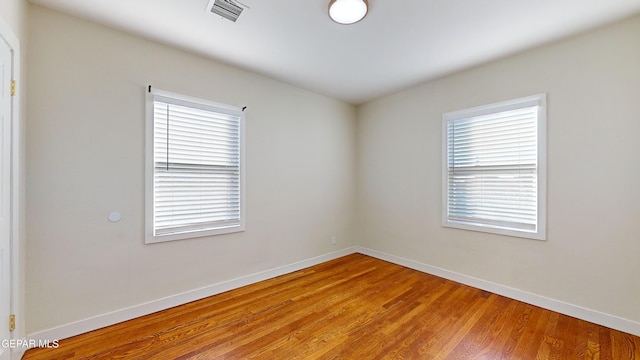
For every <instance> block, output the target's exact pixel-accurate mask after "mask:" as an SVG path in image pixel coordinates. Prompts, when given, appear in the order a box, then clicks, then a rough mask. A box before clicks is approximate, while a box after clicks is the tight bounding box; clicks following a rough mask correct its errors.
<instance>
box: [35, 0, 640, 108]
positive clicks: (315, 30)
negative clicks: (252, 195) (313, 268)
mask: <svg viewBox="0 0 640 360" xmlns="http://www.w3.org/2000/svg"><path fill="white" fill-rule="evenodd" d="M241 1H242V3H244V4H246V5H248V6H249V7H250V9H246V10H245V11H244V12H243V13H242V15H241V16H240V18H239V19H238V21H237V22H235V23H233V22H231V21H229V20H226V19H222V18H221V17H219V16H217V15H214V14H211V13H209V12H208V11H207V9H206V8H207V5H208V3H209V0H90V1H87V0H31V2H32V3H35V4H38V5H42V6H45V7H49V8H52V9H56V10H59V11H62V12H66V13H70V14H74V15H77V16H80V17H83V18H88V19H90V20H93V21H96V22H98V23H101V24H104V25H107V26H110V27H113V28H116V29H120V30H123V31H126V32H130V33H133V34H137V35H140V36H143V37H146V38H150V39H153V40H156V41H159V42H162V43H165V44H170V45H173V46H177V47H180V48H182V49H185V50H188V51H193V52H196V53H199V54H202V55H205V56H208V57H211V58H213V59H217V60H219V61H223V62H226V63H229V64H233V65H236V66H238V67H241V68H244V69H247V70H251V71H254V72H257V73H261V74H264V75H267V76H269V77H272V78H275V79H279V80H282V81H285V82H288V83H291V84H294V85H297V86H299V87H302V88H306V89H309V90H312V91H316V92H319V93H322V94H325V95H328V96H331V97H334V98H337V99H340V100H344V101H346V102H350V103H353V104H360V103H363V102H366V101H369V100H372V99H374V98H376V97H379V96H382V95H386V94H389V93H391V92H394V91H397V90H399V89H402V88H405V87H408V86H410V85H414V84H417V83H420V82H423V81H426V80H429V79H433V78H436V77H439V76H442V75H445V74H449V73H452V72H455V71H459V70H462V69H465V68H469V67H472V66H475V65H478V64H481V63H483V62H486V61H490V60H493V59H496V58H500V57H503V56H505V55H508V54H512V53H515V52H519V51H522V50H525V49H528V48H531V47H534V46H537V45H541V44H544V43H548V42H551V41H554V40H558V39H561V38H563V37H566V36H570V35H572V34H575V33H578V32H581V31H584V30H587V29H590V28H593V27H596V26H599V25H603V24H606V23H609V22H612V21H615V20H617V19H620V18H623V17H626V16H630V15H632V14H635V13H638V12H640V0H405V1H400V0H369V6H370V7H369V14H368V15H367V17H366V18H365V19H364V20H362V21H361V22H359V23H356V24H354V25H339V24H336V23H334V22H332V21H331V20H330V19H329V17H328V16H327V6H328V3H329V0H241Z"/></svg>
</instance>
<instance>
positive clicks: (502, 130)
mask: <svg viewBox="0 0 640 360" xmlns="http://www.w3.org/2000/svg"><path fill="white" fill-rule="evenodd" d="M442 133H443V151H442V152H443V159H442V168H443V169H442V179H443V181H442V225H443V226H445V227H452V228H459V229H465V230H475V231H482V232H489V233H496V234H502V235H511V236H518V237H525V238H531V239H537V240H544V239H545V237H546V221H545V220H546V211H545V209H546V94H539V95H534V96H529V97H524V98H519V99H514V100H509V101H504V102H500V103H496V104H491V105H486V106H480V107H475V108H471V109H466V110H460V111H454V112H449V113H446V114H443V126H442Z"/></svg>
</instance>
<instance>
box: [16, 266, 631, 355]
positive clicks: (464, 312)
mask: <svg viewBox="0 0 640 360" xmlns="http://www.w3.org/2000/svg"><path fill="white" fill-rule="evenodd" d="M24 359H29V360H36V359H185V360H186V359H358V360H370V359H456V360H459V359H492V360H494V359H602V360H605V359H611V360H618V359H638V360H640V338H639V337H636V336H632V335H629V334H626V333H622V332H619V331H615V330H612V329H609V328H605V327H602V326H598V325H595V324H592V323H589V322H586V321H582V320H578V319H575V318H572V317H569V316H565V315H561V314H558V313H555V312H552V311H548V310H544V309H541V308H539V307H536V306H532V305H528V304H525V303H522V302H519V301H515V300H511V299H508V298H505V297H502V296H499V295H496V294H492V293H489V292H486V291H483V290H478V289H475V288H472V287H469V286H465V285H461V284H458V283H455V282H452V281H448V280H445V279H442V278H438V277H435V276H431V275H427V274H424V273H421V272H418V271H415V270H411V269H408V268H405V267H402V266H398V265H394V264H391V263H387V262H384V261H381V260H378V259H374V258H371V257H367V256H365V255H361V254H354V255H349V256H346V257H343V258H340V259H337V260H333V261H330V262H327V263H324V264H320V265H317V266H314V267H311V268H308V269H304V270H301V271H298V272H295V273H291V274H288V275H284V276H281V277H278V278H275V279H271V280H267V281H263V282H261V283H258V284H254V285H250V286H246V287H243V288H240V289H237V290H233V291H229V292H226V293H223V294H220V295H216V296H212V297H209V298H206V299H203V300H200V301H196V302H192V303H189V304H186V305H183V306H179V307H176V308H172V309H168V310H165V311H161V312H158V313H155V314H151V315H148V316H144V317H141V318H138V319H134V320H131V321H127V322H124V323H121V324H117V325H113V326H110V327H107V328H103V329H100V330H96V331H93V332H90V333H87V334H83V335H79V336H76V337H73V338H70V339H66V340H62V341H61V342H60V347H59V348H57V349H32V350H29V351H27V353H26V355H25V357H24Z"/></svg>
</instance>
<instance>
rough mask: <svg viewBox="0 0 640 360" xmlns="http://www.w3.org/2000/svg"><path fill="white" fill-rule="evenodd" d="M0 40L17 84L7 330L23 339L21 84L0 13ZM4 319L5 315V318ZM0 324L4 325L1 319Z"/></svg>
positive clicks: (16, 52)
mask: <svg viewBox="0 0 640 360" xmlns="http://www.w3.org/2000/svg"><path fill="white" fill-rule="evenodd" d="M0 41H4V42H6V43H7V44H8V45H9V48H10V49H11V51H12V52H13V64H12V74H11V75H12V78H13V80H14V81H15V82H16V84H17V91H16V94H15V96H13V97H12V115H11V121H12V124H11V129H12V133H11V306H10V307H11V313H12V314H14V315H15V316H16V319H17V321H16V328H15V330H14V331H13V332H12V333H11V338H12V339H26V336H25V330H24V311H23V301H22V300H23V298H22V295H21V294H24V278H23V274H22V271H21V269H22V261H21V252H22V248H23V243H24V242H23V236H24V235H23V232H22V229H21V219H22V214H21V208H22V206H21V203H22V198H21V196H20V193H21V191H22V190H23V189H22V160H21V157H22V156H21V153H22V152H21V150H20V149H21V146H22V144H21V141H20V136H21V133H20V130H21V129H20V128H21V126H22V125H21V118H20V93H21V91H20V89H21V87H22V86H23V85H22V82H21V81H20V80H21V79H20V41H19V40H18V38H17V37H16V35H15V34H14V33H13V31H12V30H11V27H9V25H8V24H7V23H6V22H5V21H4V19H3V18H2V17H0ZM7 321H8V319H7ZM2 322H4V320H2V321H0V326H8V323H4V324H3V323H2ZM25 351H26V349H24V348H22V347H18V348H12V349H11V358H12V359H20V358H21V357H22V355H23V354H24V352H25Z"/></svg>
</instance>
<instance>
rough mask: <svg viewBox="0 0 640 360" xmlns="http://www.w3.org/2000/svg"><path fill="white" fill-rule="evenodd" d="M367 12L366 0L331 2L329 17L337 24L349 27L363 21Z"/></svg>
mask: <svg viewBox="0 0 640 360" xmlns="http://www.w3.org/2000/svg"><path fill="white" fill-rule="evenodd" d="M367 11H369V3H368V2H367V0H331V1H330V2H329V17H330V18H331V20H333V21H335V22H337V23H338V24H343V25H349V24H354V23H357V22H358V21H360V20H362V19H364V17H365V16H366V15H367Z"/></svg>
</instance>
